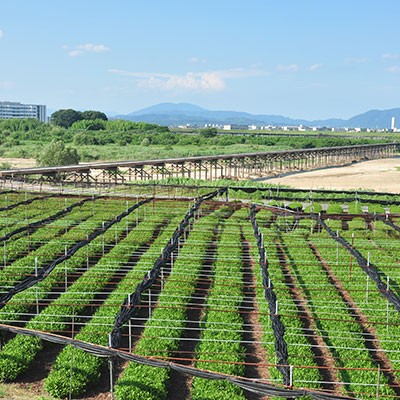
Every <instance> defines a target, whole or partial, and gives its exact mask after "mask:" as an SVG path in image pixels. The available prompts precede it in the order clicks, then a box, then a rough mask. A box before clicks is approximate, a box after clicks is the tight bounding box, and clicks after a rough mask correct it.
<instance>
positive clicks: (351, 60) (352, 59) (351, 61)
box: [344, 57, 369, 64]
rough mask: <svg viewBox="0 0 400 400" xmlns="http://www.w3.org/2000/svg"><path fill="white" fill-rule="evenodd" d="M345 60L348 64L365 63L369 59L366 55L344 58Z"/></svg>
mask: <svg viewBox="0 0 400 400" xmlns="http://www.w3.org/2000/svg"><path fill="white" fill-rule="evenodd" d="M344 61H345V62H346V63H348V64H365V63H366V62H368V61H369V59H368V58H366V57H359V58H357V57H347V58H345V59H344Z"/></svg>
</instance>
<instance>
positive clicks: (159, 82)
mask: <svg viewBox="0 0 400 400" xmlns="http://www.w3.org/2000/svg"><path fill="white" fill-rule="evenodd" d="M109 72H112V73H115V74H119V75H122V76H130V77H133V78H137V80H138V86H140V87H147V88H153V89H163V90H176V89H184V90H213V91H218V90H223V89H224V88H225V87H226V82H225V81H226V80H227V79H238V78H247V77H252V76H262V75H268V73H267V72H266V71H262V70H256V69H251V68H250V69H247V68H232V69H227V70H216V71H206V72H187V73H185V74H183V75H176V74H167V73H153V72H130V71H125V70H120V69H109Z"/></svg>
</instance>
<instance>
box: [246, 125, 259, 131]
mask: <svg viewBox="0 0 400 400" xmlns="http://www.w3.org/2000/svg"><path fill="white" fill-rule="evenodd" d="M248 129H249V131H255V130H257V125H249V126H248Z"/></svg>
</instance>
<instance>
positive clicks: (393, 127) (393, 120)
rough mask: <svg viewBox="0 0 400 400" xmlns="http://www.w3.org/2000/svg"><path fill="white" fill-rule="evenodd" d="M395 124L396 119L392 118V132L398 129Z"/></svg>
mask: <svg viewBox="0 0 400 400" xmlns="http://www.w3.org/2000/svg"><path fill="white" fill-rule="evenodd" d="M394 123H395V118H394V117H392V124H391V126H390V129H391V130H392V131H394V130H395V129H396V128H395V125H394Z"/></svg>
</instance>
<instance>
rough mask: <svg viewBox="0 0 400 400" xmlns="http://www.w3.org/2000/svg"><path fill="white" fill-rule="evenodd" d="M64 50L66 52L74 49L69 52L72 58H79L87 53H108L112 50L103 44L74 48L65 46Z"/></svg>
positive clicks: (89, 44) (88, 44)
mask: <svg viewBox="0 0 400 400" xmlns="http://www.w3.org/2000/svg"><path fill="white" fill-rule="evenodd" d="M63 48H64V49H66V50H69V49H72V50H70V51H69V52H68V55H69V56H70V57H77V56H80V55H82V54H85V53H105V52H106V51H110V48H109V47H106V46H104V45H103V44H93V43H86V44H80V45H78V46H75V47H72V48H71V47H69V46H63Z"/></svg>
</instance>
